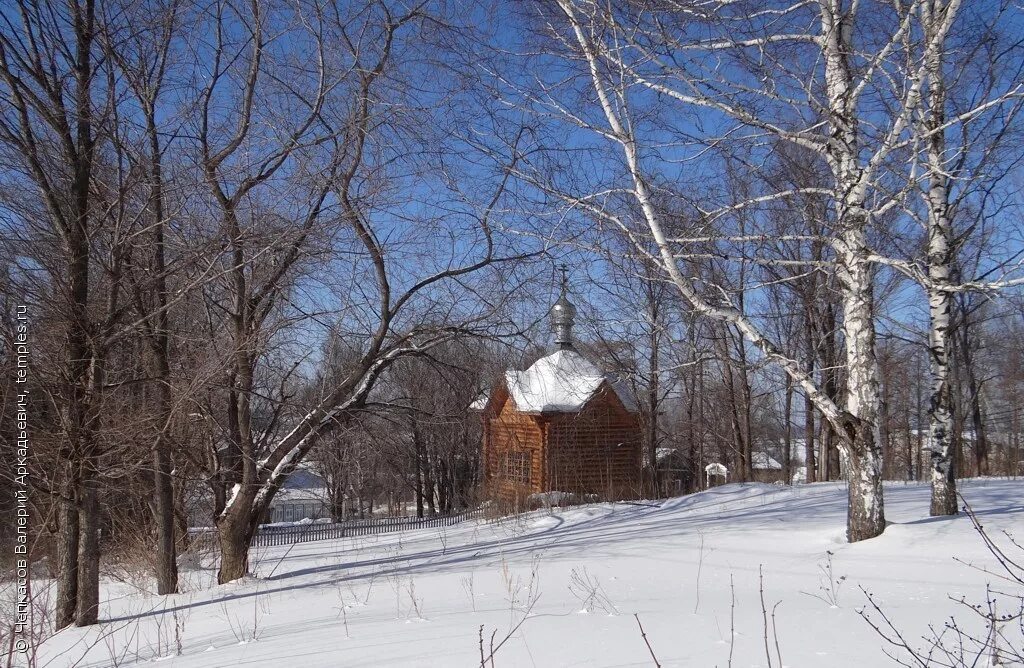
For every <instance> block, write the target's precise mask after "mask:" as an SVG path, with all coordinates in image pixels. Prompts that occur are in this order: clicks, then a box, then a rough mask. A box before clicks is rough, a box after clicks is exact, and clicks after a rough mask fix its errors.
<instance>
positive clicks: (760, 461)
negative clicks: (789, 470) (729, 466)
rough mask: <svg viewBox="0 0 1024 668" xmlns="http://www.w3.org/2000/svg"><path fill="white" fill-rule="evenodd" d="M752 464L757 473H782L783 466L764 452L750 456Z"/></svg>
mask: <svg viewBox="0 0 1024 668" xmlns="http://www.w3.org/2000/svg"><path fill="white" fill-rule="evenodd" d="M750 464H751V466H752V467H753V469H754V470H755V471H781V470H782V464H780V463H779V462H778V461H776V460H775V459H774V458H772V457H771V456H770V455H768V454H766V453H764V452H754V453H752V454H751V456H750Z"/></svg>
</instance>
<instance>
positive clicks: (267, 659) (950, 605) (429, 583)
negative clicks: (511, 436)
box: [40, 480, 1024, 668]
mask: <svg viewBox="0 0 1024 668" xmlns="http://www.w3.org/2000/svg"><path fill="white" fill-rule="evenodd" d="M963 490H964V495H965V497H966V498H967V499H968V500H969V501H970V502H971V503H972V505H973V506H974V507H975V510H976V511H978V513H979V515H980V516H981V517H982V518H983V521H984V522H985V525H986V528H987V529H990V530H992V531H993V532H997V531H998V530H1000V529H1010V528H1012V527H1014V526H1016V527H1022V526H1024V507H1022V498H1024V495H1022V492H1024V483H1022V482H1020V481H1010V480H1001V481H966V482H965V484H964V485H963ZM844 500H845V491H844V489H843V487H842V486H841V485H837V484H828V483H826V484H817V485H806V486H799V487H794V488H787V487H778V486H770V485H758V484H744V485H736V484H734V485H727V486H724V487H719V488H716V489H713V490H710V491H708V492H704V493H701V494H697V495H693V496H689V497H683V498H678V499H672V500H669V501H665V502H657V503H643V502H640V503H635V504H627V503H619V504H601V505H594V506H585V507H579V508H574V509H568V510H563V511H557V510H556V511H554V512H553V513H548V512H546V511H539V512H537V513H533V514H530V515H527V516H523V517H521V518H518V519H516V520H514V521H505V522H501V523H497V524H486V523H467V524H463V525H459V526H457V527H449V528H448V529H447V530H440V529H437V530H424V531H418V532H411V533H405V534H386V535H382V536H379V537H372V538H364V539H352V540H340V541H325V542H318V543H308V544H304V545H298V546H295V547H294V548H292V549H288V548H267V549H265V550H261V551H259V552H258V553H257V555H256V556H257V559H258V564H257V567H256V570H257V574H258V576H259V577H258V578H257V579H252V580H249V581H246V582H243V583H239V584H234V585H231V586H224V587H215V588H211V589H203V587H205V586H207V585H208V583H209V580H210V578H211V577H212V576H211V573H210V572H209V571H191V572H189V573H187V574H186V577H185V580H186V582H187V583H189V586H190V587H191V588H192V589H193V591H192V592H191V593H185V594H180V595H177V596H173V597H170V598H168V599H167V600H166V601H164V600H162V599H161V598H159V597H156V596H146V595H142V594H139V593H137V592H135V591H134V590H132V589H131V588H130V587H129V586H128V585H126V584H124V583H119V584H115V583H107V584H106V585H105V589H104V591H105V594H106V596H107V600H106V603H105V604H104V607H103V610H102V617H103V618H104V620H105V621H104V624H103V625H101V626H100V627H97V628H95V629H91V630H83V629H70V630H67V631H65V632H63V633H61V634H59V635H58V636H56V637H55V638H53V639H51V640H50V641H48V642H47V643H46V645H45V646H44V651H43V654H44V655H45V656H44V657H41V660H40V665H49V666H65V665H72V664H74V665H78V666H109V665H114V663H115V658H116V659H117V660H118V662H120V664H121V665H131V664H132V663H135V662H148V661H150V660H151V659H153V658H156V657H157V656H158V655H164V656H166V655H172V656H168V658H165V659H163V660H162V664H163V665H167V666H176V667H177V666H181V667H182V668H184V667H189V668H197V667H200V666H202V667H211V668H213V667H224V666H300V667H301V668H315V667H318V666H325V667H326V666H331V667H336V666H345V667H357V666H366V667H371V666H372V667H374V668H380V667H386V666H430V667H437V666H469V667H472V666H478V665H479V664H480V651H481V647H480V637H481V627H483V638H484V652H485V654H489V653H490V649H489V646H490V643H491V638H492V634H493V638H494V644H495V645H497V644H499V643H500V642H501V641H502V639H503V638H504V637H505V636H506V634H507V633H508V632H509V630H510V628H513V627H515V626H516V625H517V624H519V623H520V621H522V620H523V619H524V617H525V621H524V622H523V623H522V625H520V626H519V627H518V630H517V631H516V632H515V633H514V634H513V635H512V636H511V637H510V638H509V639H508V641H507V642H505V643H504V645H502V646H501V647H500V649H498V651H497V653H496V656H495V666H500V667H501V668H510V667H515V666H530V667H532V666H540V667H545V668H548V667H553V666H651V665H653V662H652V660H651V656H650V653H649V652H648V649H647V647H646V645H645V644H644V641H643V638H642V637H641V635H640V631H639V629H638V625H637V620H636V619H635V618H634V616H633V615H634V614H637V615H639V618H640V621H641V622H642V624H643V627H644V630H645V631H646V633H647V639H648V640H649V641H650V643H651V646H652V648H653V650H654V652H655V654H656V655H657V658H658V660H659V661H660V663H661V665H662V666H716V665H717V666H726V665H729V656H730V653H732V663H731V665H733V666H744V667H746V666H767V665H768V660H767V659H766V657H765V651H766V650H765V632H764V623H763V619H764V617H763V616H762V610H761V600H760V594H759V577H760V576H761V574H763V589H764V601H765V605H766V607H767V610H768V621H769V624H770V623H771V616H772V611H774V620H775V626H776V627H777V631H778V632H777V636H778V645H779V650H778V651H779V653H780V654H781V656H782V662H783V664H784V665H786V666H829V667H839V666H884V665H891V664H890V662H889V661H888V659H886V657H885V655H884V654H883V652H882V642H881V640H880V639H879V638H878V637H877V636H876V635H875V634H874V632H872V630H871V629H870V627H869V626H868V624H867V623H866V622H865V621H863V620H862V619H861V618H860V617H859V616H858V614H857V610H858V609H860V608H861V606H862V605H863V604H864V602H865V597H864V594H863V593H862V592H861V591H860V587H863V588H864V589H866V590H868V591H870V592H872V593H873V594H874V596H875V598H876V600H877V601H878V602H879V603H880V604H881V605H882V606H884V608H885V610H886V611H887V613H889V614H890V616H891V617H892V619H893V620H894V621H895V622H896V623H897V624H898V625H900V626H901V628H902V630H903V631H904V632H905V634H906V635H907V636H909V637H911V638H918V637H920V635H921V634H923V633H925V632H926V631H927V624H928V623H930V622H931V623H939V624H941V623H942V622H943V621H944V619H945V618H946V617H947V616H948V615H950V614H952V613H957V614H958V615H959V616H961V617H962V618H963V619H964V620H966V619H967V617H966V616H965V615H963V611H962V609H959V606H958V605H957V604H955V603H954V602H952V601H951V600H950V596H952V597H959V596H961V595H963V596H966V597H967V598H968V599H979V600H980V599H981V598H982V597H983V596H984V585H985V582H986V580H987V579H988V578H987V577H986V575H985V574H984V573H981V572H979V571H978V570H975V569H972V568H969V567H968V566H965V565H963V564H961V563H958V562H957V561H955V560H954V556H956V557H959V558H960V559H962V560H965V561H974V562H990V561H991V560H990V559H989V558H988V554H987V552H986V551H985V548H984V546H983V545H982V543H981V541H980V540H979V539H978V538H977V536H976V534H975V533H974V531H973V530H972V528H971V525H970V522H969V520H968V519H967V518H966V517H963V516H961V517H957V518H952V519H947V518H941V519H933V518H929V517H928V489H927V487H924V486H918V485H902V484H891V485H887V486H886V512H887V514H888V516H889V518H890V520H891V522H892V525H891V526H890V527H889V528H888V529H887V530H886V532H885V534H884V535H883V536H882V537H880V538H877V539H874V540H871V541H867V542H863V543H859V544H856V545H849V544H847V543H846V542H845V539H844V537H843V531H844V520H845V507H844ZM829 552H831V553H832V555H831V563H832V575H831V579H832V582H833V585H829V583H828V579H829V576H828V571H827V569H828V561H829V554H828V553H829ZM833 589H837V596H836V597H835V599H834V600H833ZM733 600H735V604H733ZM531 602H532V603H531ZM175 611H176V612H175ZM527 611H528V614H527ZM175 616H177V621H178V625H179V628H180V629H181V631H180V632H179V633H178V636H179V637H180V639H181V645H182V647H181V655H180V656H173V654H174V653H175V652H176V647H175V645H176V642H175V631H174V628H175ZM733 620H734V621H733ZM731 629H732V630H731ZM254 633H255V635H256V639H255V640H253V639H252V635H253V634H254ZM104 635H106V636H107V637H106V638H103V637H102V636H104ZM774 643H775V640H774V637H773V634H772V633H771V631H770V630H769V633H768V644H769V652H770V653H771V655H772V665H775V666H778V661H777V660H776V658H775V656H776V655H775V652H776V650H775V645H774ZM90 646H91V648H90ZM83 655H85V656H84V658H83Z"/></svg>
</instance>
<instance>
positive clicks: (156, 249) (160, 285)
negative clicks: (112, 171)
mask: <svg viewBox="0 0 1024 668" xmlns="http://www.w3.org/2000/svg"><path fill="white" fill-rule="evenodd" d="M147 112H148V113H147V121H148V125H147V130H148V133H149V141H150V161H151V163H152V173H151V177H152V179H153V184H152V192H151V197H152V205H153V215H154V218H155V219H156V220H155V221H154V226H153V272H154V274H155V280H156V286H155V289H156V306H157V313H156V318H155V323H154V327H153V330H152V332H151V333H152V337H151V343H152V348H153V375H154V377H155V378H156V382H157V388H156V397H157V406H156V420H157V425H156V427H157V433H156V437H155V438H154V441H153V495H154V499H153V506H152V507H153V511H154V513H155V517H154V518H153V519H154V522H155V524H156V538H157V554H156V583H157V592H158V593H160V594H174V593H176V592H177V591H178V553H177V543H176V542H175V536H174V481H173V480H172V478H171V453H170V444H169V442H168V439H167V430H168V429H169V428H170V422H171V411H172V407H171V387H170V377H171V368H170V340H169V327H168V319H169V314H168V312H167V308H168V302H167V277H166V275H165V271H166V261H165V257H164V227H165V226H166V224H167V223H166V220H165V217H164V195H163V172H162V165H161V160H162V154H161V151H160V137H159V134H158V133H157V127H156V117H155V111H154V109H153V106H152V105H150V106H149V109H148V110H147Z"/></svg>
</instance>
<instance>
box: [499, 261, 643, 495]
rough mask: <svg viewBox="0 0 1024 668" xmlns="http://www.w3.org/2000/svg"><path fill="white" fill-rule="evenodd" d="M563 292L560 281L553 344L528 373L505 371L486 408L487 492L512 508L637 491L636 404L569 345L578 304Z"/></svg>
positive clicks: (638, 438)
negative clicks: (544, 499)
mask: <svg viewBox="0 0 1024 668" xmlns="http://www.w3.org/2000/svg"><path fill="white" fill-rule="evenodd" d="M567 290H568V288H567V285H566V283H565V281H564V279H563V285H562V295H561V297H560V298H559V299H558V301H557V302H556V303H555V304H554V306H552V308H551V320H552V325H553V328H554V330H555V333H556V337H555V342H556V345H557V346H558V349H557V350H556V351H555V352H554V353H552V354H551V355H548V356H547V357H543V358H541V359H539V360H537V362H535V363H534V364H533V366H531V367H530V368H529V369H527V370H526V371H516V370H509V371H508V372H507V373H506V374H505V377H504V378H503V380H502V381H501V382H500V383H499V384H498V386H497V387H495V388H494V390H493V391H492V392H491V393H490V396H489V397H488V399H487V402H486V405H485V406H484V407H483V413H482V419H483V432H484V435H483V462H484V479H485V484H486V487H487V491H488V492H489V494H490V495H491V496H492V497H494V498H498V499H501V500H503V501H511V502H514V503H516V504H517V505H525V504H526V503H527V502H528V501H529V497H530V496H531V495H538V496H539V495H543V494H547V493H550V492H565V493H569V494H572V495H576V496H578V497H584V498H585V497H588V496H590V495H596V496H597V497H598V498H601V499H623V498H636V497H637V496H638V495H639V493H640V486H641V477H640V462H641V431H640V421H639V416H638V413H637V407H636V402H635V401H634V400H633V398H632V397H631V396H630V395H629V392H628V391H627V390H626V389H625V388H624V387H623V386H621V385H620V384H619V383H617V382H616V381H615V380H614V379H613V378H611V377H609V376H608V375H606V374H605V373H604V372H602V371H601V370H600V369H598V368H597V366H595V365H594V364H593V363H592V362H591V361H590V360H588V359H587V358H586V357H584V356H583V355H582V354H580V353H579V352H578V351H577V350H576V349H575V348H574V346H573V342H572V326H573V321H574V317H575V313H576V308H575V307H574V306H573V305H572V303H571V302H569V300H568V296H567Z"/></svg>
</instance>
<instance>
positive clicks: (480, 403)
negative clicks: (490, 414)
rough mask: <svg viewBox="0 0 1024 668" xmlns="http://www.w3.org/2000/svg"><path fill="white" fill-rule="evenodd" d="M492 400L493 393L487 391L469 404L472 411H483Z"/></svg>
mask: <svg viewBox="0 0 1024 668" xmlns="http://www.w3.org/2000/svg"><path fill="white" fill-rule="evenodd" d="M490 400H491V395H490V394H488V393H487V392H481V393H480V396H478V397H477V398H476V399H474V400H473V403H471V404H470V405H469V410H471V411H482V410H483V409H485V408H487V402H488V401H490Z"/></svg>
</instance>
